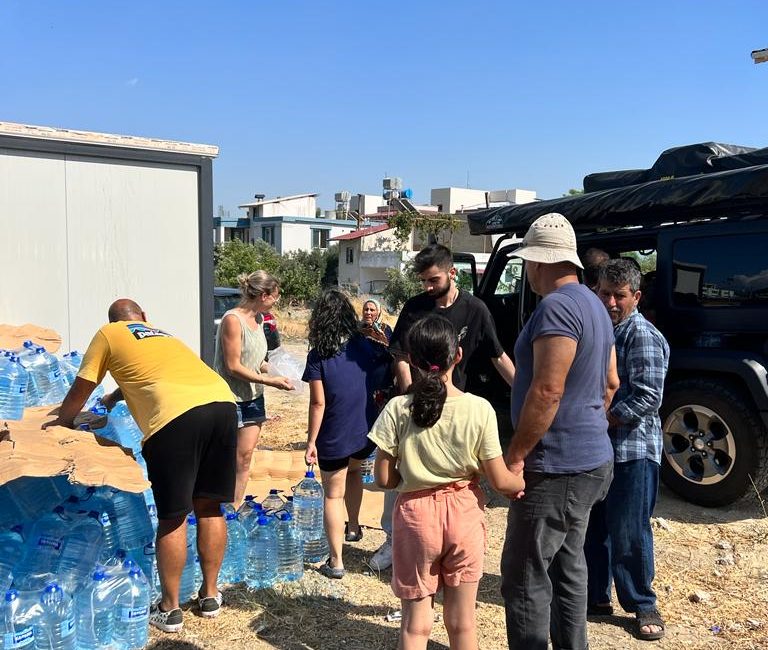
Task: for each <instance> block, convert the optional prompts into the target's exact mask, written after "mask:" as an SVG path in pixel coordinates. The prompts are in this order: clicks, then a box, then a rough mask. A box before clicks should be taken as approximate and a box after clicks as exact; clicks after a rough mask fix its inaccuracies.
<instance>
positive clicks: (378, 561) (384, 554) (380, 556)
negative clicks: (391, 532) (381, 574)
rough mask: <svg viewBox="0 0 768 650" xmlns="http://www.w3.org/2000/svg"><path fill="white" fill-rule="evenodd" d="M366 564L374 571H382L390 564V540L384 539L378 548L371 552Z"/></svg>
mask: <svg viewBox="0 0 768 650" xmlns="http://www.w3.org/2000/svg"><path fill="white" fill-rule="evenodd" d="M368 565H369V566H370V567H371V568H372V569H373V570H374V571H384V569H388V568H389V567H391V566H392V540H391V539H388V540H387V541H385V542H384V543H383V544H382V545H381V546H379V549H378V550H377V551H376V552H375V553H374V554H373V557H371V559H370V560H368Z"/></svg>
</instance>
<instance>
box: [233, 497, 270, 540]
mask: <svg viewBox="0 0 768 650" xmlns="http://www.w3.org/2000/svg"><path fill="white" fill-rule="evenodd" d="M246 504H247V505H246ZM243 505H246V507H245V509H244V510H242V511H241V510H238V513H239V514H240V523H241V524H242V525H243V528H245V532H246V533H248V534H250V532H251V531H252V530H253V529H254V527H255V526H256V522H257V521H258V520H259V517H260V516H261V515H263V514H264V509H263V508H262V507H261V504H260V503H259V502H258V501H253V500H251V501H246V502H245V504H243Z"/></svg>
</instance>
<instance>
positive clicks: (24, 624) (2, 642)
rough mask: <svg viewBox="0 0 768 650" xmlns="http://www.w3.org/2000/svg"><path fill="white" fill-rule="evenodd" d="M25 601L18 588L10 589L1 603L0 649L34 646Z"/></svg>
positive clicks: (11, 649) (9, 649)
mask: <svg viewBox="0 0 768 650" xmlns="http://www.w3.org/2000/svg"><path fill="white" fill-rule="evenodd" d="M28 608H29V603H27V602H25V601H24V599H23V598H22V597H21V594H19V592H18V591H17V590H16V589H9V590H8V591H6V592H5V597H4V598H3V601H2V603H0V650H17V649H18V650H20V649H21V648H29V649H31V648H32V644H33V643H34V641H35V638H34V634H33V632H32V626H31V625H30V622H29V617H28V615H27V613H28V612H27V609H28Z"/></svg>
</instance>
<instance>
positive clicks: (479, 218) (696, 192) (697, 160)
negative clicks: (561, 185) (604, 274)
mask: <svg viewBox="0 0 768 650" xmlns="http://www.w3.org/2000/svg"><path fill="white" fill-rule="evenodd" d="M707 150H709V151H710V154H711V155H710V156H709V158H707V157H706V155H705V153H706V151H707ZM713 150H714V152H715V153H712V151H713ZM718 151H719V152H720V155H717V152H718ZM725 152H732V153H728V154H727V155H726V153H725ZM662 160H663V164H662V163H660V162H659V161H662ZM659 161H657V163H656V164H655V165H654V167H652V168H651V169H650V170H628V171H619V172H605V173H601V174H591V175H590V176H587V177H586V178H585V179H584V180H585V187H588V186H590V184H589V183H588V179H589V178H590V177H592V178H594V177H596V176H599V177H600V183H602V185H613V187H611V188H610V189H603V190H601V191H593V192H588V193H586V194H582V195H576V196H568V197H563V198H560V199H551V200H548V201H538V202H534V203H525V204H522V205H511V206H505V207H501V208H489V209H486V210H477V211H474V212H470V213H468V214H467V219H468V222H469V230H470V232H471V233H472V234H474V235H484V234H498V233H508V232H517V233H518V234H522V233H523V231H524V230H525V229H527V227H528V226H529V225H530V224H531V223H533V221H535V220H536V219H537V218H538V217H540V216H541V215H543V214H547V213H549V212H559V213H560V214H562V215H564V216H565V217H566V218H568V220H569V221H570V222H571V223H572V224H573V227H574V228H575V229H576V230H581V231H585V230H588V231H589V230H596V229H599V228H621V227H628V226H654V225H658V224H661V223H668V222H676V221H691V220H695V219H706V218H717V217H722V216H727V217H729V218H734V217H739V216H749V215H755V214H765V213H768V148H766V149H749V148H747V147H736V146H734V145H717V144H715V143H705V144H702V145H690V146H689V147H677V148H676V149H670V150H668V151H666V152H664V154H662V156H660V157H659ZM661 174H664V176H663V177H661V178H659V177H660V176H661ZM691 174H694V175H691ZM642 175H644V176H642ZM648 175H651V176H653V175H656V176H657V178H658V180H647V181H646V182H641V183H637V182H635V183H634V184H629V185H627V184H624V185H622V183H627V182H630V183H632V182H633V181H637V179H638V178H640V177H641V176H642V177H643V178H648ZM681 175H682V176H681ZM594 185H595V183H592V186H594ZM617 185H618V186H617Z"/></svg>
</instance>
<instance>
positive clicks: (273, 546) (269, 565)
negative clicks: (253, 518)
mask: <svg viewBox="0 0 768 650" xmlns="http://www.w3.org/2000/svg"><path fill="white" fill-rule="evenodd" d="M276 581H277V536H276V535H275V527H274V526H271V525H270V521H269V518H268V517H266V516H264V515H262V516H261V517H259V519H258V521H257V522H256V527H255V528H254V529H253V530H252V531H251V532H250V534H249V535H248V565H247V566H246V569H245V584H246V585H248V588H249V589H265V588H266V587H271V586H272V585H274V584H275V582H276Z"/></svg>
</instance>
